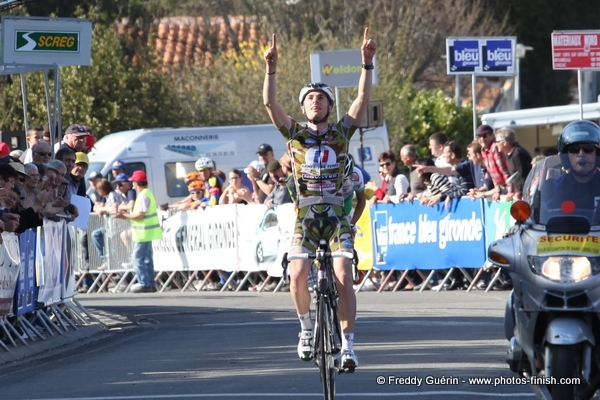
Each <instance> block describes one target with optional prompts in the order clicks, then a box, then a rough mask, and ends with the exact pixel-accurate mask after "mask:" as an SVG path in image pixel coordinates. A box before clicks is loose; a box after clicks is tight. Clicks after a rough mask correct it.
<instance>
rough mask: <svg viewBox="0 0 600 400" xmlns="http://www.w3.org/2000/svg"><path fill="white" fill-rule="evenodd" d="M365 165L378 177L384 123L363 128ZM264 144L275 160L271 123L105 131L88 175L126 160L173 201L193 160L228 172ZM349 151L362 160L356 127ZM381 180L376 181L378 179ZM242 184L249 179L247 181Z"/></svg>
mask: <svg viewBox="0 0 600 400" xmlns="http://www.w3.org/2000/svg"><path fill="white" fill-rule="evenodd" d="M363 132H364V135H363V146H364V155H365V158H364V167H365V169H366V170H367V171H368V172H369V174H370V175H371V178H372V179H374V180H376V181H378V179H379V176H378V173H377V167H378V165H377V157H378V156H379V154H380V153H381V152H383V151H386V150H388V149H389V138H388V132H387V127H386V126H385V125H383V126H381V127H378V128H375V129H373V130H366V129H365V130H364V131H363ZM262 143H268V144H270V145H271V147H273V153H274V154H275V158H279V157H281V156H282V155H283V154H284V153H285V151H286V147H285V140H284V138H283V136H281V133H280V132H279V131H278V130H277V129H275V127H274V126H273V125H271V124H265V125H243V126H220V127H203V128H159V129H137V130H132V131H125V132H118V133H113V134H110V135H107V136H105V137H103V138H102V139H101V140H99V141H98V142H97V143H96V144H95V147H96V148H95V150H93V151H92V153H90V154H89V157H90V167H89V170H88V176H89V174H90V173H91V172H93V171H100V172H101V173H102V175H104V176H105V177H108V178H109V180H110V179H112V176H111V166H112V163H113V162H114V161H116V160H121V161H123V162H125V163H126V164H127V173H128V174H130V175H131V173H132V172H133V171H135V170H143V171H146V173H147V175H148V185H149V187H150V189H151V190H152V192H153V193H154V195H155V196H156V201H157V203H158V204H163V203H173V202H175V201H177V200H180V199H182V198H183V197H185V196H187V195H188V191H187V187H186V185H185V183H184V182H183V180H184V178H185V176H186V174H187V173H188V172H191V171H194V170H195V169H194V163H195V162H196V160H197V159H198V158H199V157H201V156H205V157H209V158H211V159H212V160H213V161H214V162H215V163H216V167H217V169H218V170H221V171H223V172H225V174H227V173H228V172H229V171H230V170H231V169H233V168H237V169H239V170H240V171H243V169H244V168H245V167H247V166H248V164H250V162H252V161H253V160H257V159H258V157H257V155H256V150H257V149H258V147H259V146H260V145H261V144H262ZM350 154H352V156H353V157H354V159H355V161H356V163H357V164H360V134H359V132H358V131H357V132H356V133H355V134H354V137H353V138H352V140H351V142H350ZM378 183H379V182H378ZM246 185H248V186H249V187H251V185H249V182H248V181H247V179H246Z"/></svg>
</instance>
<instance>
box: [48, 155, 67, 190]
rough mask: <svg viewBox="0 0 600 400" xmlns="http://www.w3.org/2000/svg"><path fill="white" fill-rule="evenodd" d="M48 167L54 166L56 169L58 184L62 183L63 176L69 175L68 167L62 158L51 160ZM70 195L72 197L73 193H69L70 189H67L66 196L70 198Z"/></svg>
mask: <svg viewBox="0 0 600 400" xmlns="http://www.w3.org/2000/svg"><path fill="white" fill-rule="evenodd" d="M48 168H52V169H53V170H54V171H56V174H57V178H56V179H57V185H61V184H62V180H63V178H65V177H66V176H67V167H66V166H65V164H64V163H63V162H62V161H60V160H50V162H49V163H48ZM57 187H58V186H57ZM70 197H71V194H70V193H69V190H68V189H67V192H66V196H65V197H64V198H66V199H68V198H70Z"/></svg>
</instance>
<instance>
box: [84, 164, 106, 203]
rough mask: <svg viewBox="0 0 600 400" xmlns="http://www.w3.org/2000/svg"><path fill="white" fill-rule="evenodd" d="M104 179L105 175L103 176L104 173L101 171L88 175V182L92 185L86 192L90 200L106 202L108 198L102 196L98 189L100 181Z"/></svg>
mask: <svg viewBox="0 0 600 400" xmlns="http://www.w3.org/2000/svg"><path fill="white" fill-rule="evenodd" d="M103 179H104V177H103V176H102V173H100V172H98V171H94V172H92V173H91V174H90V176H89V177H88V182H89V183H90V187H89V188H88V190H87V191H86V192H85V194H86V195H87V197H89V198H90V200H91V201H92V203H93V204H98V203H100V204H103V203H106V199H105V198H104V197H103V196H100V193H99V192H98V189H97V186H98V183H99V182H100V181H102V180H103ZM107 182H108V181H107Z"/></svg>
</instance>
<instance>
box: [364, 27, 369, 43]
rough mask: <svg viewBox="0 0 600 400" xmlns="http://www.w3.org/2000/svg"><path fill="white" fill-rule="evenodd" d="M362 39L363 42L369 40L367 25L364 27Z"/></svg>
mask: <svg viewBox="0 0 600 400" xmlns="http://www.w3.org/2000/svg"><path fill="white" fill-rule="evenodd" d="M364 40H365V42H366V41H367V40H369V27H368V26H367V27H365V36H364Z"/></svg>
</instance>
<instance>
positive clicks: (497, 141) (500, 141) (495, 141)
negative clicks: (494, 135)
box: [494, 139, 504, 143]
mask: <svg viewBox="0 0 600 400" xmlns="http://www.w3.org/2000/svg"><path fill="white" fill-rule="evenodd" d="M502 142H504V139H501V140H494V143H502Z"/></svg>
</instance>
